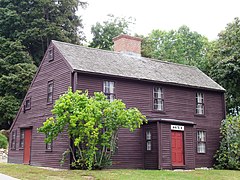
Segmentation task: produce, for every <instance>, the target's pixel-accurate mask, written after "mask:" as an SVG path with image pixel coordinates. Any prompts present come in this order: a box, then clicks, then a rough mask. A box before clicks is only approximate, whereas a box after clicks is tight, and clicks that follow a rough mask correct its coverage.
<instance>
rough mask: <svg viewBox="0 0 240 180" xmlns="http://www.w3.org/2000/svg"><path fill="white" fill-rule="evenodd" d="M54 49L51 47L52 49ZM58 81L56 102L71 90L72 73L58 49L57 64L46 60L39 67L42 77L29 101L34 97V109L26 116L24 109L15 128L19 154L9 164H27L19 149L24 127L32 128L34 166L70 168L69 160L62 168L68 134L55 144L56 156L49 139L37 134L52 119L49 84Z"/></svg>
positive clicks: (12, 153)
mask: <svg viewBox="0 0 240 180" xmlns="http://www.w3.org/2000/svg"><path fill="white" fill-rule="evenodd" d="M51 46H52V45H50V46H49V47H51ZM51 80H53V81H54V91H53V99H54V100H56V99H58V97H59V95H61V94H63V93H64V92H66V91H67V89H68V87H69V86H71V71H70V69H69V68H68V65H67V64H66V62H65V60H64V59H63V57H62V56H61V54H60V53H59V51H58V50H57V49H56V48H54V60H53V61H50V62H49V61H48V59H47V57H44V59H43V62H42V64H41V65H40V67H39V71H38V74H37V75H36V77H35V79H34V80H33V82H32V85H31V87H30V88H29V90H28V92H27V95H26V97H31V109H30V110H27V111H26V112H25V113H23V105H22V107H21V109H20V113H19V114H18V116H17V118H16V121H15V124H14V126H13V128H12V130H11V132H12V131H13V130H17V144H16V147H17V149H16V150H9V162H11V163H23V150H20V149H19V140H20V139H19V137H20V127H22V128H24V127H30V126H31V127H32V144H31V161H30V164H31V165H37V166H49V167H56V168H69V159H68V160H67V161H66V163H65V164H64V165H63V166H60V163H59V162H60V160H61V158H62V153H63V152H64V151H65V150H66V149H67V148H68V145H69V140H68V138H67V135H66V132H64V133H62V134H61V135H60V136H59V137H58V138H57V140H55V141H53V149H52V152H47V151H46V150H45V147H46V144H45V142H44V138H45V135H43V134H42V133H38V132H37V128H39V127H40V126H42V124H43V122H44V121H45V120H46V118H48V117H50V116H51V109H52V104H49V105H47V84H48V81H51Z"/></svg>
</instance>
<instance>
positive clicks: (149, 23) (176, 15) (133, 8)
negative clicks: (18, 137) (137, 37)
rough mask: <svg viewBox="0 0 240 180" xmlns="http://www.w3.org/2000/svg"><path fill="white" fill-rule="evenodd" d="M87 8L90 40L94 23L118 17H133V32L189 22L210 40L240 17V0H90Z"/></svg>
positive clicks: (84, 12) (83, 12)
mask: <svg viewBox="0 0 240 180" xmlns="http://www.w3.org/2000/svg"><path fill="white" fill-rule="evenodd" d="M86 1H87V2H88V6H87V8H86V9H84V10H83V9H79V12H78V14H79V15H81V17H82V19H83V25H84V33H85V35H86V37H87V40H88V41H90V40H91V38H92V35H91V26H92V25H94V24H95V23H96V22H102V21H104V20H107V15H108V14H113V15H114V16H116V17H130V16H131V17H133V18H135V19H136V22H135V25H134V26H132V28H131V34H132V35H134V34H135V33H137V34H141V35H147V34H149V33H150V32H151V31H152V30H153V29H160V30H171V29H178V28H179V27H180V26H182V25H187V26H188V27H189V28H190V30H191V31H196V32H198V33H200V34H202V35H204V36H206V37H208V38H209V39H210V40H214V39H217V35H218V33H219V32H220V31H221V30H224V28H225V27H226V25H227V24H228V23H230V22H232V21H233V20H234V17H240V0H86Z"/></svg>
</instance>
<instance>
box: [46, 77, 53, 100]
mask: <svg viewBox="0 0 240 180" xmlns="http://www.w3.org/2000/svg"><path fill="white" fill-rule="evenodd" d="M52 102H53V81H49V82H48V87H47V103H52Z"/></svg>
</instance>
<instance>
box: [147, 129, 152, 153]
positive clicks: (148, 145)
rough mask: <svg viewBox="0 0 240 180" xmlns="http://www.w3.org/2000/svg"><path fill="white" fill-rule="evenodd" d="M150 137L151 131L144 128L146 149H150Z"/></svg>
mask: <svg viewBox="0 0 240 180" xmlns="http://www.w3.org/2000/svg"><path fill="white" fill-rule="evenodd" d="M151 140H152V137H151V131H150V130H146V150H147V151H151V150H152V142H151Z"/></svg>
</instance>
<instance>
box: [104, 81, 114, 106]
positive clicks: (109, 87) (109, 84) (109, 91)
mask: <svg viewBox="0 0 240 180" xmlns="http://www.w3.org/2000/svg"><path fill="white" fill-rule="evenodd" d="M103 93H104V94H105V95H106V96H107V99H108V100H109V101H110V102H112V101H113V100H114V99H115V83H114V82H113V81H104V82H103Z"/></svg>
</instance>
